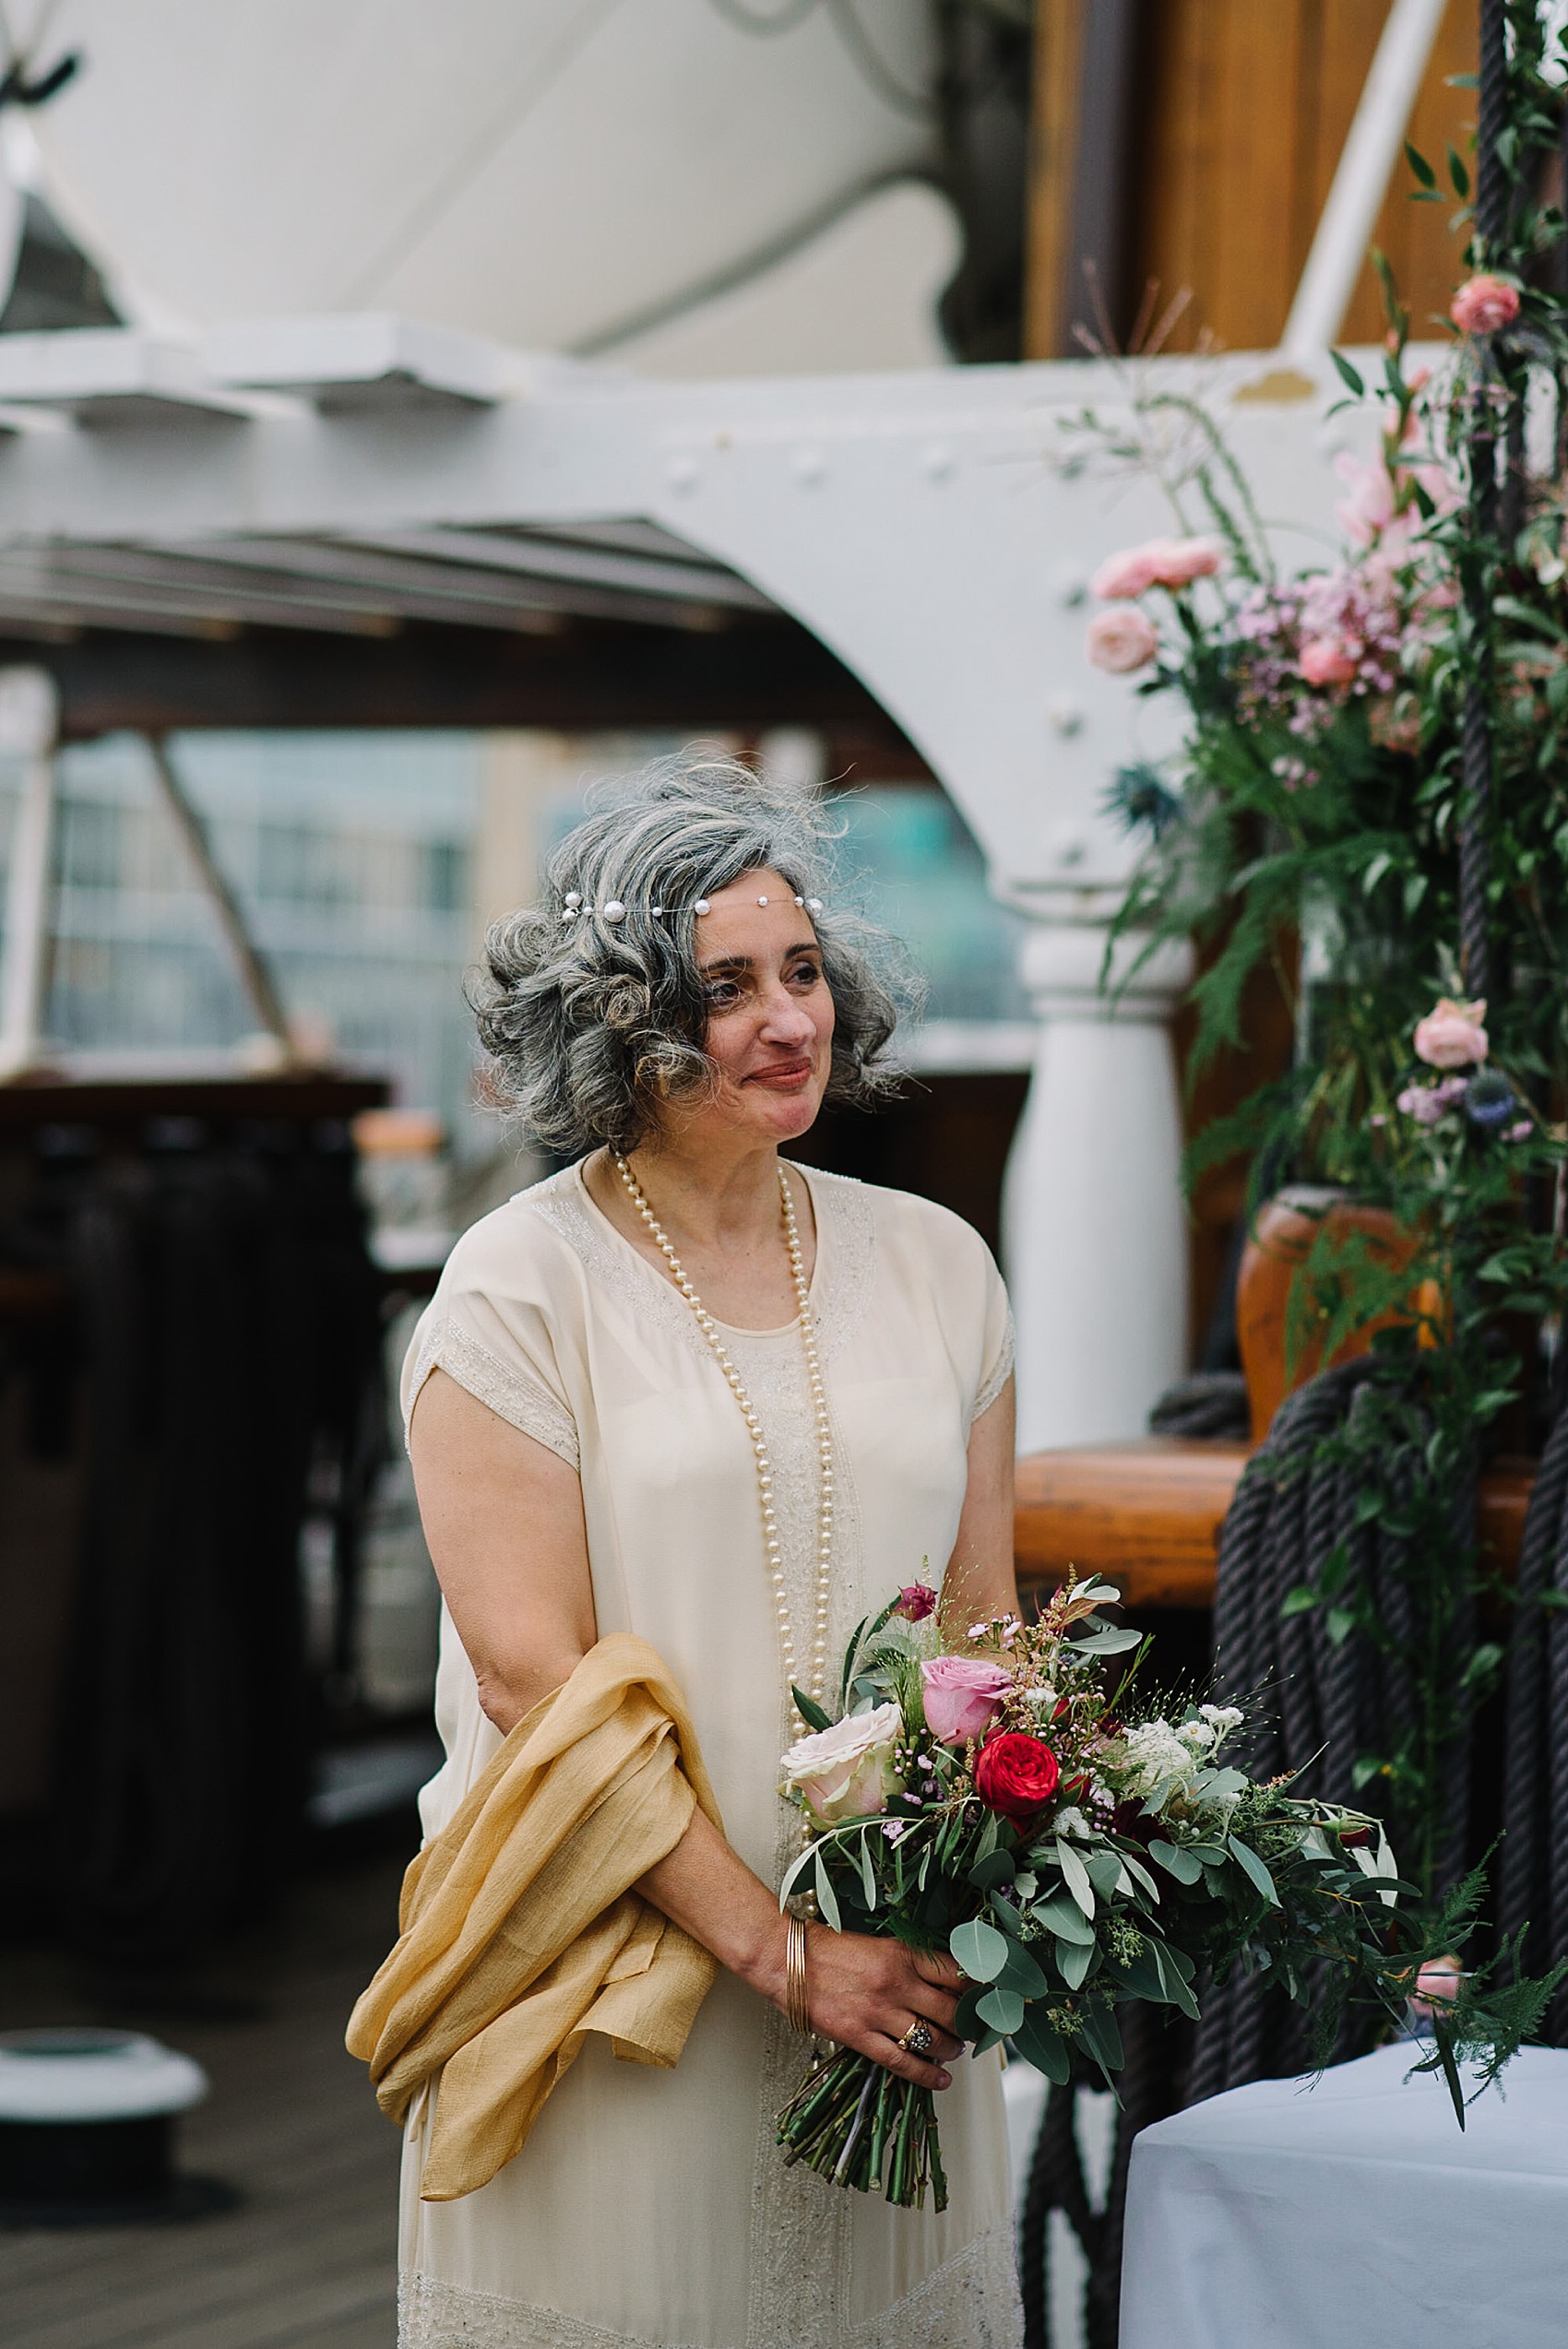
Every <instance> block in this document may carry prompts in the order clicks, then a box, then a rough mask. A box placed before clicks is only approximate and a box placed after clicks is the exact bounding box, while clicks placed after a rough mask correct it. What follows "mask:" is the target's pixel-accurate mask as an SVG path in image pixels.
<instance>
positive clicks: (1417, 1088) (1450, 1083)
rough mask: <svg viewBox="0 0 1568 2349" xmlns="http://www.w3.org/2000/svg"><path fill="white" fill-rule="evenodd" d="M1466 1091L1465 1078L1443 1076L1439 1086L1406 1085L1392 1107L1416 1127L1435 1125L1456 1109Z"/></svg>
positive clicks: (1467, 1083) (1466, 1081) (1467, 1088)
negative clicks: (1409, 1119) (1416, 1125)
mask: <svg viewBox="0 0 1568 2349" xmlns="http://www.w3.org/2000/svg"><path fill="white" fill-rule="evenodd" d="M1468 1090H1469V1082H1468V1079H1467V1078H1465V1077H1462V1076H1445V1077H1444V1078H1443V1083H1442V1084H1441V1085H1408V1086H1406V1087H1405V1090H1404V1092H1403V1093H1401V1095H1400V1096H1399V1098H1398V1099H1397V1101H1396V1103H1395V1104H1394V1106H1395V1108H1396V1109H1401V1110H1403V1112H1404V1114H1405V1115H1406V1117H1408V1118H1414V1119H1415V1121H1416V1123H1417V1124H1418V1125H1435V1124H1436V1123H1437V1121H1438V1120H1439V1118H1442V1117H1446V1116H1447V1114H1448V1112H1449V1110H1450V1109H1457V1108H1458V1106H1459V1104H1460V1102H1461V1101H1462V1100H1463V1099H1464V1097H1465V1096H1466V1094H1467V1092H1468Z"/></svg>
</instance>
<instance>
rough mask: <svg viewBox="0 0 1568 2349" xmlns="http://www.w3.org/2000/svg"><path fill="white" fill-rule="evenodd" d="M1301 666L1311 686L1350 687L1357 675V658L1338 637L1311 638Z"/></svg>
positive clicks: (1303, 650) (1302, 654)
mask: <svg viewBox="0 0 1568 2349" xmlns="http://www.w3.org/2000/svg"><path fill="white" fill-rule="evenodd" d="M1299 665H1300V668H1301V674H1302V676H1303V677H1304V678H1305V679H1306V681H1307V682H1308V684H1309V685H1348V684H1349V683H1350V682H1351V680H1352V679H1353V678H1354V676H1355V674H1356V657H1355V655H1354V653H1352V652H1349V651H1348V650H1347V648H1346V646H1345V643H1344V640H1343V639H1342V638H1341V637H1338V636H1309V637H1308V638H1307V639H1306V641H1305V642H1304V644H1303V645H1302V647H1301V659H1300V664H1299Z"/></svg>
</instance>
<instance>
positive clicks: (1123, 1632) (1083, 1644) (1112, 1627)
mask: <svg viewBox="0 0 1568 2349" xmlns="http://www.w3.org/2000/svg"><path fill="white" fill-rule="evenodd" d="M1143 1636H1144V1635H1143V1633H1142V1632H1141V1631H1133V1630H1132V1629H1131V1627H1130V1626H1129V1625H1127V1624H1125V1623H1110V1624H1107V1626H1106V1628H1105V1630H1104V1631H1091V1632H1090V1633H1089V1635H1088V1637H1087V1639H1082V1640H1068V1641H1066V1642H1065V1643H1064V1644H1065V1645H1066V1646H1067V1647H1069V1648H1070V1649H1071V1650H1072V1652H1073V1654H1074V1655H1123V1654H1124V1653H1125V1652H1126V1650H1127V1649H1128V1648H1130V1647H1136V1646H1138V1645H1139V1643H1141V1641H1142V1639H1143Z"/></svg>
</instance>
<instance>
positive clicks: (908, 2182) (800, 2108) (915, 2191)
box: [778, 2047, 947, 2211]
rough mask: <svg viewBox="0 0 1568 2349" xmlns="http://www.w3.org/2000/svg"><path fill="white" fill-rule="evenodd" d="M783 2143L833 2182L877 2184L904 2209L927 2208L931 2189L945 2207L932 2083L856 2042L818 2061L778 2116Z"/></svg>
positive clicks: (792, 2156)
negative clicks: (891, 2066) (907, 2074)
mask: <svg viewBox="0 0 1568 2349" xmlns="http://www.w3.org/2000/svg"><path fill="white" fill-rule="evenodd" d="M778 2142H779V2143H780V2145H782V2146H783V2148H784V2159H785V2160H786V2161H787V2162H804V2163H805V2165H806V2166H807V2168H808V2169H814V2170H815V2171H816V2173H817V2175H818V2176H819V2177H826V2178H829V2179H830V2180H831V2181H832V2183H833V2184H834V2185H835V2186H846V2187H853V2188H855V2189H858V2190H859V2191H860V2192H861V2193H862V2194H867V2193H874V2192H876V2191H877V2189H881V2191H882V2192H883V2193H884V2194H885V2197H886V2199H887V2200H888V2201H890V2202H893V2203H896V2204H897V2206H898V2207H899V2208H900V2209H901V2210H913V2209H915V2208H917V2207H919V2208H921V2209H923V2208H924V2206H925V2198H926V2194H927V2192H928V2191H930V2192H931V2194H932V2197H933V2200H934V2202H935V2207H936V2208H937V2209H938V2210H939V2211H944V2210H945V2209H946V2208H947V2179H946V2177H945V2176H944V2172H943V2167H942V2156H941V2153H940V2150H939V2148H938V2144H937V2134H936V2104H935V2099H934V2098H933V2096H932V2093H931V2090H930V2089H929V2088H918V2087H916V2086H914V2085H913V2083H912V2082H909V2081H907V2080H900V2079H898V2078H897V2075H896V2074H895V2073H893V2072H891V2071H887V2070H885V2069H884V2068H883V2066H882V2065H881V2064H879V2063H873V2061H872V2058H870V2057H869V2056H861V2055H857V2054H856V2053H855V2051H854V2049H853V2048H851V2047H840V2048H839V2049H838V2050H837V2053H836V2054H834V2055H831V2056H827V2057H826V2058H819V2059H818V2060H817V2061H816V2062H814V2064H813V2066H812V2068H811V2070H810V2071H809V2072H808V2073H807V2074H806V2076H805V2079H804V2080H803V2081H802V2082H801V2085H800V2087H799V2088H798V2089H797V2090H796V2091H795V2094H794V2095H793V2096H791V2098H790V2102H789V2103H788V2104H787V2105H786V2106H785V2107H784V2109H783V2111H782V2112H781V2113H780V2114H779V2116H778Z"/></svg>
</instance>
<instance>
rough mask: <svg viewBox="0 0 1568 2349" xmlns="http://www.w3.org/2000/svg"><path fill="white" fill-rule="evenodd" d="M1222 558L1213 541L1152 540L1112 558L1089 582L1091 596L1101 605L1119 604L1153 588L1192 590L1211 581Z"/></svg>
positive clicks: (1107, 560) (1102, 565)
mask: <svg viewBox="0 0 1568 2349" xmlns="http://www.w3.org/2000/svg"><path fill="white" fill-rule="evenodd" d="M1219 558H1220V550H1219V547H1218V544H1217V542H1216V541H1215V540H1213V539H1149V540H1146V543H1145V544H1144V545H1143V546H1141V547H1124V548H1123V550H1122V552H1121V553H1120V554H1112V555H1109V556H1108V557H1107V558H1106V560H1105V561H1104V562H1103V563H1102V564H1100V566H1099V570H1098V571H1097V572H1096V573H1095V575H1094V577H1093V578H1092V579H1091V580H1090V581H1089V593H1090V594H1091V595H1093V596H1097V597H1098V598H1099V600H1100V602H1101V603H1119V602H1121V601H1122V600H1123V599H1124V598H1126V597H1129V596H1143V595H1146V594H1147V593H1148V591H1149V589H1150V588H1151V587H1191V586H1192V584H1193V581H1194V579H1211V578H1212V577H1213V576H1214V574H1215V573H1216V572H1217V571H1218V568H1219Z"/></svg>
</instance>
